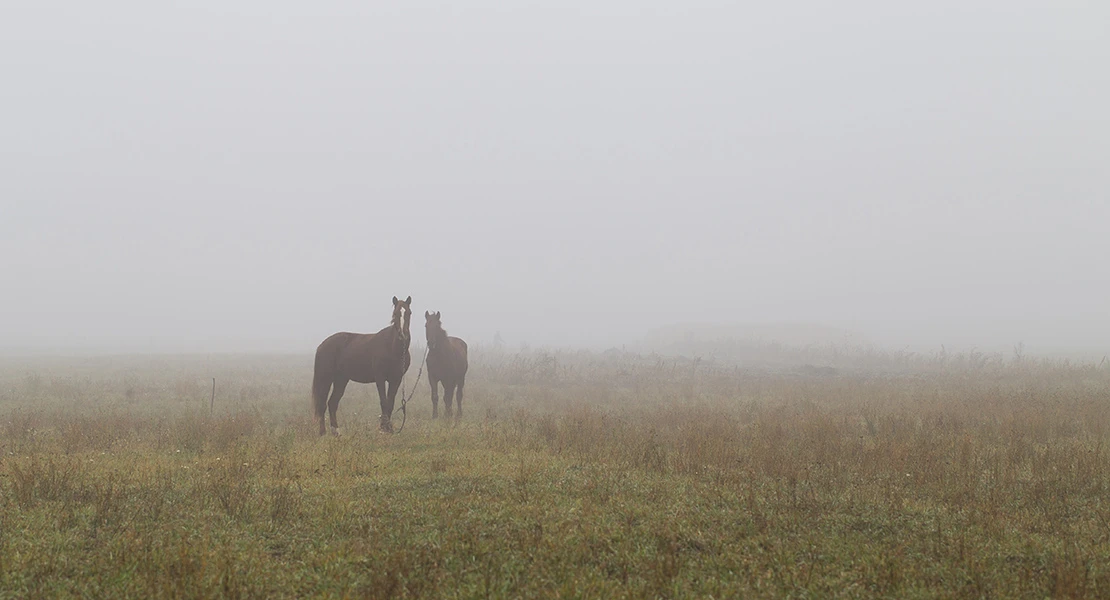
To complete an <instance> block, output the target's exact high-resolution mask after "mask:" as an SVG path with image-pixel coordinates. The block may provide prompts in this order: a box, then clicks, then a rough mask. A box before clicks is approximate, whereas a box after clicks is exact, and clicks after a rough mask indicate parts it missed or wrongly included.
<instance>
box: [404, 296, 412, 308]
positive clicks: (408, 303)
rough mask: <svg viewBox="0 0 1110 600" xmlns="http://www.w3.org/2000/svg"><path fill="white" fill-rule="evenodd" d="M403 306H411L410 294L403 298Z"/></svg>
mask: <svg viewBox="0 0 1110 600" xmlns="http://www.w3.org/2000/svg"><path fill="white" fill-rule="evenodd" d="M405 306H412V296H409V297H408V298H405Z"/></svg>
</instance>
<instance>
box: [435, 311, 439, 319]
mask: <svg viewBox="0 0 1110 600" xmlns="http://www.w3.org/2000/svg"><path fill="white" fill-rule="evenodd" d="M436 319H437V320H438V319H439V311H438V310H437V311H436Z"/></svg>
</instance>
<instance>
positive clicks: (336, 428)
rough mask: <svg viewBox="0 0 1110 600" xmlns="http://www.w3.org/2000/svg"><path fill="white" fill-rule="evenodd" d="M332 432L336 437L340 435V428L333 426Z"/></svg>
mask: <svg viewBox="0 0 1110 600" xmlns="http://www.w3.org/2000/svg"><path fill="white" fill-rule="evenodd" d="M331 434H332V435H334V436H335V437H339V428H338V427H332V428H331Z"/></svg>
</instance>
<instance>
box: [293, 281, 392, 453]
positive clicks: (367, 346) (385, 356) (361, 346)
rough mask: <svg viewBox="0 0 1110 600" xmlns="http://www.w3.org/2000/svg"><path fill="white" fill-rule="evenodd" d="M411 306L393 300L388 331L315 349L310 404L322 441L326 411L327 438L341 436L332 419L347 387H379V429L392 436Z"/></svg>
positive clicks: (333, 338)
mask: <svg viewBox="0 0 1110 600" xmlns="http://www.w3.org/2000/svg"><path fill="white" fill-rule="evenodd" d="M411 306H412V296H409V297H408V298H406V299H405V300H404V301H403V302H402V301H400V300H398V299H397V297H396V296H394V297H393V319H392V320H391V321H390V324H389V327H386V328H384V329H382V330H381V331H379V332H377V333H348V332H346V331H342V332H339V333H335V334H332V335H330V336H328V338H327V339H326V340H324V341H323V342H321V343H320V346H319V347H317V348H316V364H315V368H314V370H313V374H312V403H313V406H314V408H315V411H316V420H317V421H319V423H320V435H324V434H325V433H326V429H325V428H324V412H325V410H326V411H327V412H329V413H330V414H331V432H332V433H333V434H334V435H339V423H338V421H336V419H335V413H336V412H337V411H338V410H339V400H340V399H342V398H343V392H344V390H346V389H347V383H348V382H350V381H357V382H358V383H376V384H377V385H378V399H379V402H380V403H381V409H382V414H381V416H379V417H378V421H379V422H378V428H379V429H380V430H381V431H383V432H385V433H393V423H392V420H391V418H392V416H393V402H394V400H395V399H396V398H397V390H399V389H400V388H401V379H402V378H403V377H404V376H405V371H408V368H409V363H411V362H412V357H411V356H410V355H409V342H411V341H412V338H411V336H410V335H409V319H410V317H411V316H412V309H411ZM387 385H388V389H387V387H386V386H387ZM328 390H331V398H329V397H328Z"/></svg>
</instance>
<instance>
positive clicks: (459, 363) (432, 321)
mask: <svg viewBox="0 0 1110 600" xmlns="http://www.w3.org/2000/svg"><path fill="white" fill-rule="evenodd" d="M424 319H425V320H426V321H427V322H426V323H425V324H424V327H425V329H426V332H427V334H428V384H429V385H431V386H432V418H433V419H435V418H437V417H439V384H440V382H443V408H444V410H445V411H446V412H447V416H448V417H450V416H451V396H452V395H455V393H456V392H455V390H456V389H457V390H458V395H457V396H455V397H456V398H457V400H456V402H458V407H459V410H458V412H457V413H455V419H458V418H459V417H461V416H462V400H463V386H465V385H466V368H467V364H466V342H464V341H462V340H460V339H459V338H457V337H448V336H447V332H446V331H444V329H443V323H442V322H441V321H440V318H439V313H438V312H437V313H436V314H434V315H433V314H431V313H429V312H427V311H424Z"/></svg>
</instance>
